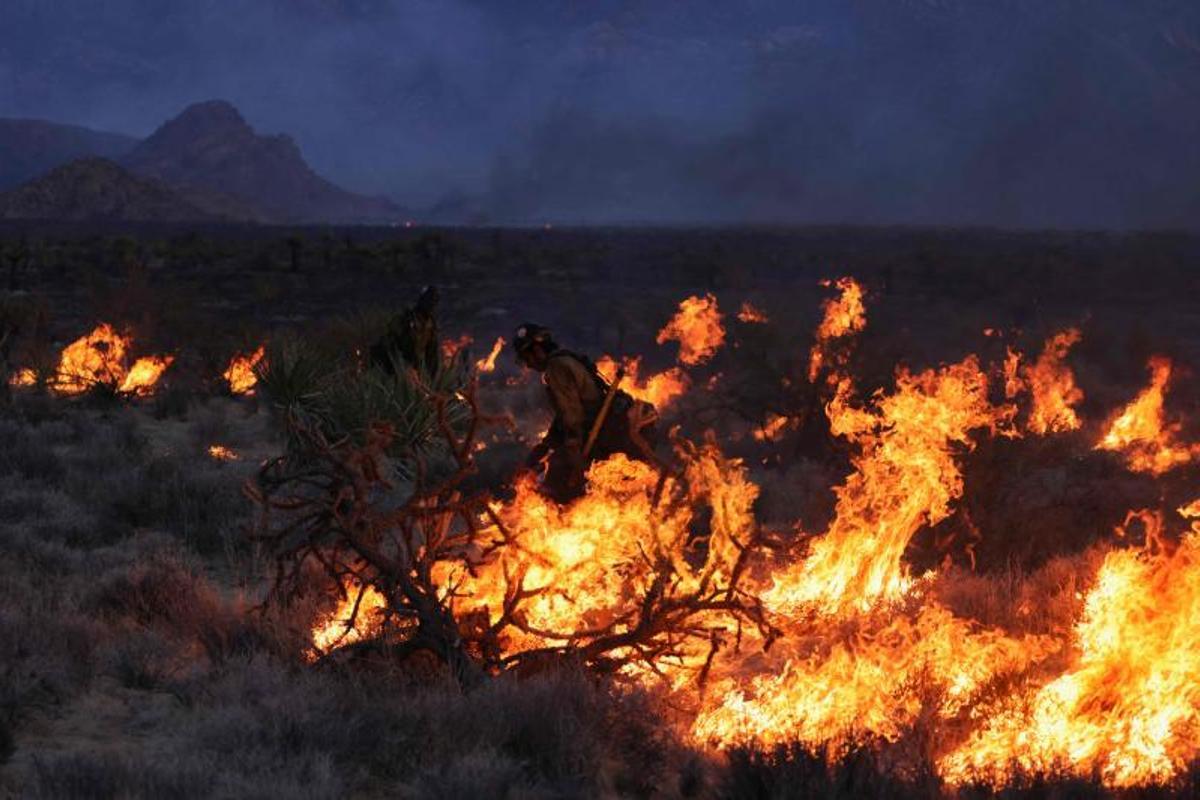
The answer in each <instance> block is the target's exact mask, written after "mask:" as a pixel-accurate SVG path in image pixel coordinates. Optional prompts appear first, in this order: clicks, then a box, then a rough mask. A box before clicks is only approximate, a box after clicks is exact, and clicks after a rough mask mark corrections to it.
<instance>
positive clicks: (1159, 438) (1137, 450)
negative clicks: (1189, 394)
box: [1096, 358, 1200, 475]
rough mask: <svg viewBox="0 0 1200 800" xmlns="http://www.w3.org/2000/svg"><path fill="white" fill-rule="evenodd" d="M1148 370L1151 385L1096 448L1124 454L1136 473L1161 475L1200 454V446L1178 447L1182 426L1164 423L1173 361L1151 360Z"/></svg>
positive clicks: (1118, 419) (1114, 423)
mask: <svg viewBox="0 0 1200 800" xmlns="http://www.w3.org/2000/svg"><path fill="white" fill-rule="evenodd" d="M1149 367H1150V385H1149V386H1147V387H1146V388H1145V389H1143V390H1142V392H1141V394H1139V395H1138V396H1137V398H1136V399H1135V400H1134V401H1133V402H1132V403H1130V404H1129V405H1128V406H1126V407H1125V409H1124V411H1122V412H1121V413H1120V414H1119V415H1118V416H1117V417H1116V418H1115V419H1113V421H1112V423H1111V424H1110V425H1109V426H1108V430H1107V431H1105V433H1104V436H1103V437H1102V438H1101V439H1100V441H1099V442H1098V443H1097V444H1096V449H1097V450H1113V451H1119V452H1123V453H1125V455H1126V458H1127V460H1128V464H1129V468H1130V469H1131V470H1133V471H1134V472H1149V473H1151V474H1153V475H1162V474H1163V473H1164V472H1167V471H1169V470H1171V469H1174V468H1175V467H1178V466H1180V465H1181V464H1186V463H1188V462H1190V461H1191V460H1192V459H1193V458H1194V457H1195V456H1196V455H1197V454H1198V453H1200V445H1184V444H1179V443H1178V442H1177V441H1176V437H1177V435H1178V433H1179V429H1180V427H1181V426H1180V425H1179V423H1174V424H1171V425H1165V424H1164V422H1163V396H1164V394H1165V393H1166V389H1167V386H1168V384H1169V383H1170V380H1171V362H1170V360H1169V359H1166V358H1152V359H1151V360H1150V364H1149Z"/></svg>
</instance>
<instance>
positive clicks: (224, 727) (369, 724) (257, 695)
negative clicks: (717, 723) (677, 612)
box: [171, 659, 673, 798]
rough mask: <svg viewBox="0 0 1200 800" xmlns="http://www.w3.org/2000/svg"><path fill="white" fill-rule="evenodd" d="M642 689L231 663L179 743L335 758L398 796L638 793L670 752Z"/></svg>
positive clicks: (266, 758)
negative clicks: (427, 680)
mask: <svg viewBox="0 0 1200 800" xmlns="http://www.w3.org/2000/svg"><path fill="white" fill-rule="evenodd" d="M638 702H639V701H638V700H637V699H636V698H629V697H626V696H622V695H619V694H615V693H611V692H610V691H608V690H607V689H606V688H605V687H604V686H602V685H601V684H598V683H596V682H594V681H592V680H590V679H588V678H587V677H586V676H584V675H582V674H579V673H574V672H555V673H550V674H545V675H542V676H538V677H535V678H531V679H527V680H523V681H518V680H504V681H497V682H494V683H490V684H488V685H487V686H484V687H481V688H480V689H479V690H478V691H477V692H474V693H472V694H471V695H469V696H466V695H463V694H462V693H461V692H459V691H458V690H457V689H456V688H455V687H453V686H451V685H448V684H446V683H443V682H437V683H434V684H431V685H426V686H422V687H409V688H407V689H405V688H402V687H398V686H397V684H396V683H395V682H394V681H392V680H390V679H389V678H388V677H387V676H363V677H352V676H347V675H341V674H338V673H329V672H315V673H314V672H311V671H301V672H296V671H292V670H290V669H288V668H286V667H285V666H283V665H282V664H279V663H278V662H272V661H269V660H265V659H256V660H253V661H233V662H230V663H229V665H228V666H227V668H226V669H225V670H224V671H223V672H222V673H221V675H220V676H219V677H217V678H216V679H215V680H213V681H210V682H208V683H207V684H206V685H205V688H204V699H203V701H201V702H199V703H197V705H196V706H195V708H194V709H193V710H192V712H191V713H190V715H189V719H188V721H187V722H186V724H185V725H183V726H181V727H179V728H178V729H176V730H175V731H173V732H172V734H171V735H172V737H173V738H177V739H178V742H177V743H175V744H173V746H175V747H181V748H187V749H194V750H198V751H203V752H207V753H211V754H212V756H213V757H214V758H215V759H216V760H217V761H218V762H219V763H221V764H222V765H224V770H225V771H226V772H228V773H229V774H232V775H238V774H252V773H253V774H258V773H262V774H279V773H286V772H287V771H288V770H296V769H299V765H301V764H313V763H320V762H321V761H322V760H324V761H327V762H328V763H330V764H332V765H335V766H336V769H337V771H338V773H339V774H340V776H341V777H342V779H343V780H345V781H346V782H347V783H348V784H358V785H359V786H362V785H363V784H364V782H367V783H369V784H370V785H375V786H391V787H394V793H395V794H398V795H399V796H404V797H430V798H432V797H504V796H521V797H580V796H645V795H649V794H651V793H653V789H654V787H656V786H659V785H668V784H670V783H671V782H672V779H673V776H672V774H671V769H672V764H671V762H670V760H669V756H670V755H671V754H670V753H669V751H668V748H667V746H666V745H665V744H664V737H663V735H662V734H661V733H658V732H656V729H655V722H654V717H653V716H652V715H650V714H648V713H645V711H646V710H645V709H644V708H641V707H640V706H639V705H638Z"/></svg>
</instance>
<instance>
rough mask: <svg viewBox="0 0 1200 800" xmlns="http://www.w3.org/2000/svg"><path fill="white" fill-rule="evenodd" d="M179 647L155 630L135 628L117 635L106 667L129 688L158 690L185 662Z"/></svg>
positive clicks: (110, 644)
mask: <svg viewBox="0 0 1200 800" xmlns="http://www.w3.org/2000/svg"><path fill="white" fill-rule="evenodd" d="M176 651H177V648H176V646H175V645H173V644H172V643H171V642H170V641H168V640H167V639H166V638H165V637H164V636H163V635H162V634H160V633H158V632H157V631H154V630H147V629H134V630H130V631H125V632H122V633H120V634H119V635H117V636H115V637H114V640H113V641H111V642H110V643H109V645H108V647H107V648H106V651H105V653H104V656H103V666H104V669H105V670H106V671H107V672H108V673H109V674H111V675H113V676H115V677H116V678H117V680H118V681H120V683H121V685H122V686H124V687H126V688H129V689H155V688H158V687H161V686H163V685H165V684H166V683H167V681H168V680H170V679H171V678H172V677H173V676H174V675H175V674H176V672H177V671H178V669H179V668H180V666H181V664H180V661H179V655H178V653H177V652H176Z"/></svg>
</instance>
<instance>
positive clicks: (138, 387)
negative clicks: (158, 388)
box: [118, 356, 175, 397]
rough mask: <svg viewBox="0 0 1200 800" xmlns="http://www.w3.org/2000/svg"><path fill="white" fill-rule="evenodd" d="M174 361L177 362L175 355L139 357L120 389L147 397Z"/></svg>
mask: <svg viewBox="0 0 1200 800" xmlns="http://www.w3.org/2000/svg"><path fill="white" fill-rule="evenodd" d="M173 363H175V357H174V356H143V357H141V358H139V359H138V360H137V361H135V362H133V366H132V367H130V368H129V372H128V374H126V375H125V378H124V380H122V381H121V386H120V387H119V389H118V391H121V392H127V393H129V394H135V395H137V396H139V397H145V396H146V395H148V394H150V393H151V392H153V391H154V386H155V384H157V383H158V379H159V378H161V377H162V374H163V373H164V372H166V371H167V367H169V366H171V364H173Z"/></svg>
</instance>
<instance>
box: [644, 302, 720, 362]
mask: <svg viewBox="0 0 1200 800" xmlns="http://www.w3.org/2000/svg"><path fill="white" fill-rule="evenodd" d="M657 341H658V343H659V344H665V343H666V342H669V341H677V342H679V363H681V364H686V365H688V366H695V365H696V364H703V363H704V362H705V361H708V360H709V359H710V358H712V357H713V355H715V354H716V352H717V350H719V349H721V345H723V344H724V343H725V328H724V326H723V325H722V324H721V311H720V309H719V308H717V298H715V297H713V296H712V295H711V294H707V295H705V296H704V297H699V296H692V297H689V298H687V299H686V300H684V301H683V302H682V303H680V304H679V311H678V312H677V313H676V314H675V316H674V317H673V318H672V319H671V321H670V322H668V323H667V324H666V326H664V327H663V329H662V330H661V331H659V332H658V339H657Z"/></svg>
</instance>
